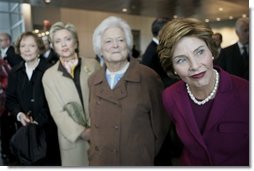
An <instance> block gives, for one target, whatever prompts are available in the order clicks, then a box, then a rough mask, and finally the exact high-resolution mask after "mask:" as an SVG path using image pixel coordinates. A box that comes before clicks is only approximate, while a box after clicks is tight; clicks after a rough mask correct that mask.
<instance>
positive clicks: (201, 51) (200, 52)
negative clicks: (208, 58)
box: [197, 49, 205, 55]
mask: <svg viewBox="0 0 254 171" xmlns="http://www.w3.org/2000/svg"><path fill="white" fill-rule="evenodd" d="M204 51H205V50H204V49H201V50H199V51H198V52H197V55H202V54H203V53H204Z"/></svg>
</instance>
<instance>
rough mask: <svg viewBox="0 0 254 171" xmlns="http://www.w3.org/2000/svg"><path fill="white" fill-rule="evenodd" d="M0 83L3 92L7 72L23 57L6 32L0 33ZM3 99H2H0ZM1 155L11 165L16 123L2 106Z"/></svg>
mask: <svg viewBox="0 0 254 171" xmlns="http://www.w3.org/2000/svg"><path fill="white" fill-rule="evenodd" d="M0 51H1V52H0V82H1V83H0V84H1V85H2V91H3V92H2V93H4V94H5V90H6V87H7V84H8V83H7V80H8V73H9V71H10V70H11V68H12V67H14V66H15V65H17V64H19V63H20V62H21V61H22V60H23V59H22V58H21V57H20V56H19V55H17V54H16V53H15V50H14V47H13V46H11V36H10V35H9V34H8V33H0ZM2 100H4V99H2ZM1 112H2V113H1V117H0V124H1V156H2V159H3V164H4V165H12V163H13V162H15V160H14V156H13V155H11V152H10V148H9V142H10V139H11V137H12V135H13V134H14V133H15V131H16V124H15V120H16V118H14V117H13V116H11V115H10V113H9V111H8V110H7V109H6V108H5V107H3V109H2V111H1Z"/></svg>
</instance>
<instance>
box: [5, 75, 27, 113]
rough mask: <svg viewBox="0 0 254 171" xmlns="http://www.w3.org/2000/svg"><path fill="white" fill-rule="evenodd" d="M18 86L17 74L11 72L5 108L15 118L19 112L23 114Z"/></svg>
mask: <svg viewBox="0 0 254 171" xmlns="http://www.w3.org/2000/svg"><path fill="white" fill-rule="evenodd" d="M16 86H18V85H17V84H16V73H15V72H13V71H11V72H10V73H9V76H8V86H7V89H6V103H5V106H6V107H7V109H8V111H9V112H10V113H11V114H12V115H13V116H15V117H16V116H17V114H18V113H19V112H23V111H22V109H21V107H20V105H19V103H18V99H17V88H16Z"/></svg>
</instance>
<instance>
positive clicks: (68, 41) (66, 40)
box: [53, 29, 77, 59]
mask: <svg viewBox="0 0 254 171" xmlns="http://www.w3.org/2000/svg"><path fill="white" fill-rule="evenodd" d="M53 39H54V40H53V45H54V50H55V51H56V53H57V54H58V55H59V56H60V58H65V59H66V58H72V57H73V56H74V55H75V49H76V48H77V41H76V40H75V39H74V37H73V35H72V34H71V32H69V31H68V30H66V29H62V30H58V31H57V32H55V34H54V38H53Z"/></svg>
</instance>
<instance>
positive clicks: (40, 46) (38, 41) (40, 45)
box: [15, 31, 45, 55]
mask: <svg viewBox="0 0 254 171" xmlns="http://www.w3.org/2000/svg"><path fill="white" fill-rule="evenodd" d="M28 36H32V37H33V38H34V40H35V43H36V44H37V46H38V49H39V53H40V55H41V54H42V53H43V52H44V51H45V46H44V44H43V41H42V40H41V38H39V37H38V36H37V35H36V34H34V33H33V32H30V31H28V32H24V33H22V34H21V35H20V36H19V38H18V39H17V41H16V44H15V51H16V53H17V54H18V55H20V42H21V40H22V39H23V38H24V37H28Z"/></svg>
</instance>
